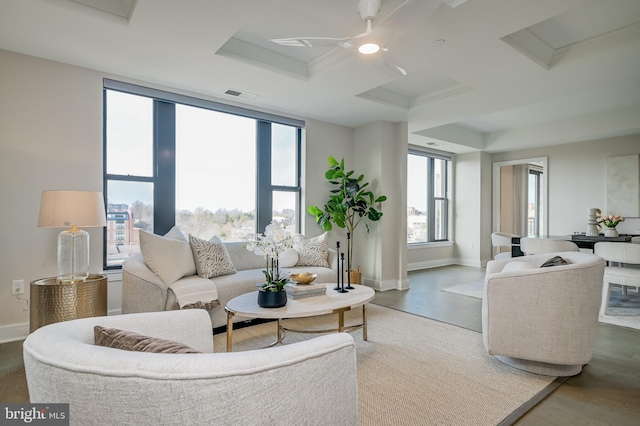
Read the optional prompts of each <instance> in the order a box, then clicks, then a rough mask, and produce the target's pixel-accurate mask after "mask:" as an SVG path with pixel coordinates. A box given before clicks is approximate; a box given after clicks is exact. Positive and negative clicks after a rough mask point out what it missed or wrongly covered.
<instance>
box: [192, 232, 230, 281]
mask: <svg viewBox="0 0 640 426" xmlns="http://www.w3.org/2000/svg"><path fill="white" fill-rule="evenodd" d="M189 244H190V245H191V250H192V251H193V260H194V261H195V264H196V271H197V273H198V276H200V277H202V278H213V277H219V276H220V275H228V274H235V273H236V272H237V271H236V268H235V267H234V266H233V263H231V257H229V252H227V248H226V247H225V246H224V244H223V243H222V241H220V238H218V237H216V236H215V235H214V236H213V237H211V239H210V240H209V241H205V240H202V239H200V238H197V237H194V236H193V235H189Z"/></svg>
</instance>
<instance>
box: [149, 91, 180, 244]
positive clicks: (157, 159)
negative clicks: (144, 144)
mask: <svg viewBox="0 0 640 426" xmlns="http://www.w3.org/2000/svg"><path fill="white" fill-rule="evenodd" d="M153 127H154V132H153V133H154V135H153V137H154V145H155V146H156V149H155V150H154V177H155V179H156V184H155V185H154V190H153V204H154V206H155V207H154V233H156V234H160V235H162V234H166V233H167V232H168V231H169V230H170V229H171V228H172V227H173V226H174V225H175V220H176V108H175V104H172V103H168V102H163V101H158V100H156V101H154V122H153Z"/></svg>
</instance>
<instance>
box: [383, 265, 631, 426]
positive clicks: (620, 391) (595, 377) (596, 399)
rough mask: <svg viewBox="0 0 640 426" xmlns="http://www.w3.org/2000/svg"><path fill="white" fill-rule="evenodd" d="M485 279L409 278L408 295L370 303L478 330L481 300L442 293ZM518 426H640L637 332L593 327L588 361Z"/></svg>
mask: <svg viewBox="0 0 640 426" xmlns="http://www.w3.org/2000/svg"><path fill="white" fill-rule="evenodd" d="M483 276H484V270H482V269H478V268H471V267H465V266H447V267H442V268H433V269H427V270H423V271H416V272H410V273H409V287H410V289H409V290H407V291H395V290H391V291H386V292H383V293H377V294H376V299H375V303H376V304H380V305H384V306H388V307H391V308H396V309H400V310H403V311H407V312H411V313H414V314H417V315H422V316H425V317H428V318H432V319H436V320H439V321H443V322H447V323H450V324H455V325H458V326H460V327H464V328H468V329H470V330H475V331H478V332H480V331H481V327H482V324H481V317H480V311H481V307H482V302H481V300H480V299H476V298H473V297H468V296H462V295H459V294H452V293H448V292H444V291H441V289H442V288H444V287H448V286H451V285H455V284H461V283H465V282H471V281H474V280H476V279H479V278H482V277H483ZM516 424H517V425H526V426H538V425H540V426H542V425H544V426H547V425H572V426H573V425H616V426H618V425H640V330H635V329H631V328H626V327H619V326H616V325H611V324H603V323H598V330H597V335H596V342H595V348H594V354H593V359H592V360H591V362H589V364H588V365H587V366H585V367H584V369H583V370H582V373H580V374H579V375H578V376H575V377H571V378H569V379H568V380H567V381H566V382H565V383H564V384H562V385H560V387H559V388H558V389H557V390H556V391H555V392H553V393H552V394H551V395H550V396H549V397H547V398H546V399H545V400H543V401H542V402H541V403H540V404H538V405H537V406H536V407H535V408H533V409H532V410H531V411H529V412H528V413H527V414H526V415H525V416H524V417H522V418H521V419H520V420H519V421H518V422H517V423H516Z"/></svg>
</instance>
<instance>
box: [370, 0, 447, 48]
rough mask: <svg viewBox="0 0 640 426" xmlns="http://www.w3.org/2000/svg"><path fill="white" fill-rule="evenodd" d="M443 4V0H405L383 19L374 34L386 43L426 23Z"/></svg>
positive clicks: (374, 29)
mask: <svg viewBox="0 0 640 426" xmlns="http://www.w3.org/2000/svg"><path fill="white" fill-rule="evenodd" d="M442 3H443V0H405V1H404V2H402V4H400V6H398V7H396V8H395V9H394V10H393V11H392V12H391V13H389V14H388V15H386V16H385V17H384V18H382V19H381V20H380V21H379V22H378V23H377V24H376V25H375V27H374V28H373V32H374V33H376V35H377V36H378V37H380V38H381V40H382V42H385V43H386V42H388V41H390V40H392V39H394V38H397V37H400V36H402V35H404V34H406V33H407V32H409V31H410V30H412V29H413V28H415V27H416V26H418V25H420V24H421V23H423V22H426V21H427V19H429V17H430V16H431V15H432V14H433V13H434V12H435V11H436V9H437V8H438V7H439V6H440V5H441V4H442Z"/></svg>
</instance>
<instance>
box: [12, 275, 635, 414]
mask: <svg viewBox="0 0 640 426" xmlns="http://www.w3.org/2000/svg"><path fill="white" fill-rule="evenodd" d="M483 276H484V270H483V269H478V268H471V267H465V266H447V267H441V268H433V269H428V270H423V271H416V272H410V273H409V281H410V287H411V288H410V289H409V290H406V291H395V290H392V291H386V292H383V293H377V294H376V299H375V303H376V304H379V305H383V306H388V307H391V308H395V309H399V310H403V311H406V312H411V313H414V314H417V315H421V316H425V317H428V318H432V319H435V320H438V321H443V322H447V323H450V324H455V325H457V326H460V327H464V328H467V329H470V330H474V331H478V332H480V330H481V322H480V310H481V305H482V303H481V300H480V299H476V298H473V297H468V296H462V295H458V294H452V293H447V292H444V291H441V289H442V288H444V287H448V286H451V285H455V284H462V283H466V282H471V281H475V280H477V279H480V278H482V277H483ZM21 345H22V342H12V343H6V344H1V345H0V402H4V403H8V402H10V403H19V402H28V400H29V397H28V391H27V387H26V381H25V378H24V367H23V365H22V346H21ZM516 424H517V425H526V426H529V425H533V426H536V425H545V426H546V425H572V426H573V425H640V330H635V329H630V328H625V327H619V326H615V325H611V324H602V323H599V325H598V332H597V337H596V344H595V350H594V356H593V359H592V360H591V362H590V363H589V364H588V365H587V366H586V367H585V368H584V370H583V372H582V373H581V374H580V375H578V376H576V377H572V378H569V379H568V380H567V381H566V382H565V383H564V384H562V385H561V386H560V387H559V388H558V389H557V390H556V391H555V392H553V393H552V394H551V395H550V396H549V397H547V398H546V399H545V400H543V401H542V402H541V403H540V404H538V405H537V406H536V407H535V408H533V409H532V410H531V411H529V413H527V414H526V415H525V416H524V417H523V418H521V419H520V420H519V421H518V422H517V423H516Z"/></svg>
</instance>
